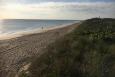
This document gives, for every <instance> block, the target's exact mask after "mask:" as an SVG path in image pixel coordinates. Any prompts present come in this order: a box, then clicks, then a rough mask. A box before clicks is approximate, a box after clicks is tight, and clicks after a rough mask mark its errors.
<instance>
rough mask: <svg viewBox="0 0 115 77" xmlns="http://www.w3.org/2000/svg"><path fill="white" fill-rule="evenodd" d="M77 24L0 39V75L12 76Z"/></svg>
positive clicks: (1, 76)
mask: <svg viewBox="0 0 115 77" xmlns="http://www.w3.org/2000/svg"><path fill="white" fill-rule="evenodd" d="M78 25H79V23H77V24H73V25H70V26H64V27H57V28H53V29H49V30H44V31H43V32H40V33H33V34H28V35H23V36H21V37H16V38H12V39H8V40H1V41H0V77H14V76H15V75H16V74H17V72H18V71H19V70H20V68H21V67H22V66H24V65H25V64H27V63H28V62H29V61H30V60H31V59H32V58H33V57H35V56H39V55H41V54H43V53H44V51H43V49H45V48H46V47H47V46H48V45H49V44H51V43H52V42H54V41H55V40H56V39H58V38H61V37H63V36H64V35H65V34H67V33H69V32H71V31H72V30H73V29H75V28H76V27H77V26H78Z"/></svg>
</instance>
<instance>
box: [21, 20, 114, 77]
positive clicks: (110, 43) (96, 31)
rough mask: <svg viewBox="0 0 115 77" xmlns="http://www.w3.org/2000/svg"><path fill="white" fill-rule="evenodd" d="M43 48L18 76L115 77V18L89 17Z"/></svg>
mask: <svg viewBox="0 0 115 77" xmlns="http://www.w3.org/2000/svg"><path fill="white" fill-rule="evenodd" d="M45 51H46V53H44V54H43V55H41V56H40V57H38V58H37V59H35V60H34V61H33V62H32V64H31V66H30V68H29V69H28V71H29V74H26V73H24V72H23V73H22V74H21V75H20V77H115V19H100V18H93V19H88V20H86V21H84V22H83V23H82V24H81V25H80V26H79V27H78V28H76V29H75V30H74V31H73V32H71V33H69V34H67V35H65V36H64V37H63V38H60V39H58V40H56V41H55V42H54V43H52V44H51V45H49V46H48V47H47V48H46V49H45Z"/></svg>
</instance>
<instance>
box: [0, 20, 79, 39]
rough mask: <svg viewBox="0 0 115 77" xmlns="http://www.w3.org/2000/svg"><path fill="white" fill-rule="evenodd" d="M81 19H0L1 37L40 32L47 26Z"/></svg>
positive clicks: (61, 24) (65, 24)
mask: <svg viewBox="0 0 115 77" xmlns="http://www.w3.org/2000/svg"><path fill="white" fill-rule="evenodd" d="M78 22H80V21H79V20H39V19H4V20H0V39H4V38H9V37H11V36H18V35H22V34H24V33H34V32H37V31H38V32H39V31H42V30H44V29H47V28H53V27H61V26H68V25H70V24H73V23H78Z"/></svg>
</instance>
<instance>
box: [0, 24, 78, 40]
mask: <svg viewBox="0 0 115 77" xmlns="http://www.w3.org/2000/svg"><path fill="white" fill-rule="evenodd" d="M79 23H80V22H74V23H70V24H64V25H58V26H49V27H43V29H42V28H37V29H32V30H26V31H19V32H16V33H6V34H3V35H1V36H0V41H4V40H10V39H15V38H18V37H23V36H26V35H32V34H38V33H44V32H47V31H50V30H54V29H59V28H64V27H67V26H71V25H73V24H79Z"/></svg>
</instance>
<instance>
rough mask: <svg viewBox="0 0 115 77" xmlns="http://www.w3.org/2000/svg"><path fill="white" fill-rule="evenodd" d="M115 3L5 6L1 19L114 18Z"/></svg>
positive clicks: (51, 3) (13, 4)
mask: <svg viewBox="0 0 115 77" xmlns="http://www.w3.org/2000/svg"><path fill="white" fill-rule="evenodd" d="M114 5H115V3H114V2H113V3H110V2H109V3H105V2H101V3H100V2H95V3H91V2H87V3H85V2H84V3H80V2H44V3H36V4H15V3H10V4H4V5H1V6H0V17H1V18H27V19H28V18H34V19H35V18H37V19H86V18H90V17H97V16H101V17H114V18H115V16H114V13H115V6H114Z"/></svg>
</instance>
